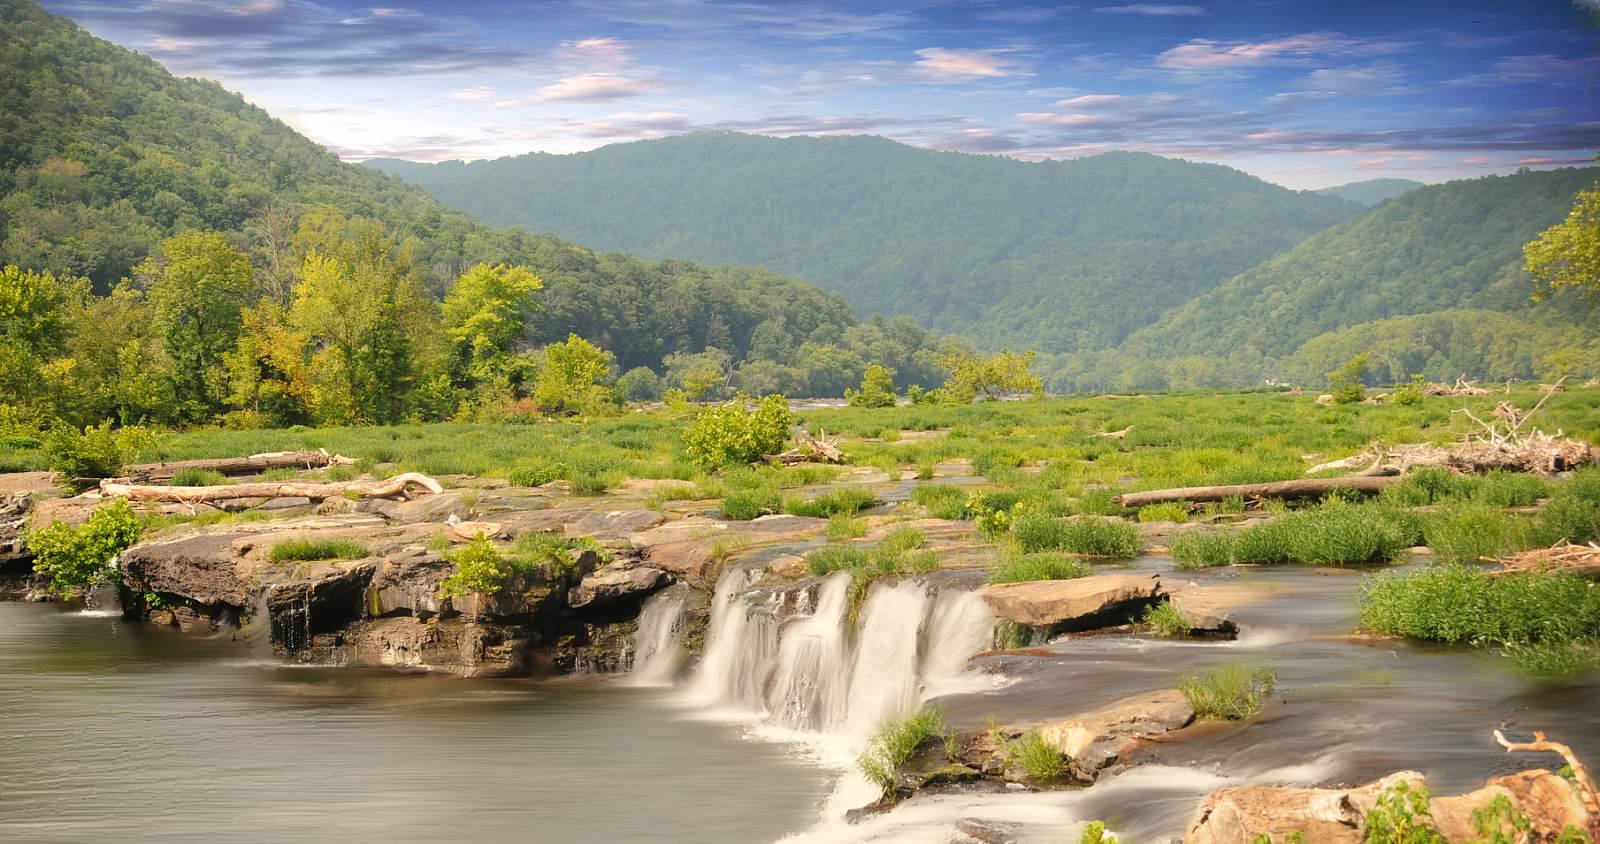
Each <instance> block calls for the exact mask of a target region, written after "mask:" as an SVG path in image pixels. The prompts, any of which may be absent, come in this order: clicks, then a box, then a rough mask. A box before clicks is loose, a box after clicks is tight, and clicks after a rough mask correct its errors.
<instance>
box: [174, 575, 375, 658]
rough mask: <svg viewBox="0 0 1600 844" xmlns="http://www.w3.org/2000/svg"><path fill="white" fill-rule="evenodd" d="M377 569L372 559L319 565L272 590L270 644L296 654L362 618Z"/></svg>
mask: <svg viewBox="0 0 1600 844" xmlns="http://www.w3.org/2000/svg"><path fill="white" fill-rule="evenodd" d="M377 569H378V563H377V561H375V560H357V561H354V562H337V563H318V564H314V565H312V566H310V567H309V568H308V571H307V574H306V576H305V577H304V578H303V579H299V580H296V581H293V582H289V583H282V584H278V585H276V586H274V587H272V589H271V590H270V591H268V592H267V593H266V598H267V613H268V614H269V616H270V617H271V620H272V643H273V644H274V645H276V646H277V647H278V648H280V649H282V650H283V651H285V652H287V653H296V652H298V651H301V650H303V649H305V648H307V647H309V646H310V645H311V643H312V638H313V637H314V636H316V634H318V633H328V632H332V631H335V630H339V629H341V628H343V627H345V626H346V625H349V624H350V623H352V622H354V621H356V620H357V619H359V618H361V617H362V615H363V614H364V613H365V605H366V595H367V586H368V584H370V583H371V582H372V577H373V574H374V573H376V571H377ZM179 626H180V627H181V626H182V625H181V624H180V625H179Z"/></svg>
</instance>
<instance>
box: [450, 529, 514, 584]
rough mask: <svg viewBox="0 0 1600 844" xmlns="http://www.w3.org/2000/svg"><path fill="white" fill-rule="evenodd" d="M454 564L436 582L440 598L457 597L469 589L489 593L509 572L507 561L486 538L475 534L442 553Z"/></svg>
mask: <svg viewBox="0 0 1600 844" xmlns="http://www.w3.org/2000/svg"><path fill="white" fill-rule="evenodd" d="M445 558H446V559H448V560H449V561H450V562H452V563H454V564H455V567H456V570H455V571H454V572H452V573H451V574H450V576H449V577H446V578H445V579H444V580H443V581H440V583H439V597H440V598H441V599H449V598H459V597H462V596H463V595H466V594H467V593H469V592H482V593H484V594H486V595H493V594H494V593H496V592H499V591H500V590H501V589H502V588H503V587H504V586H505V582H506V578H509V577H510V576H511V573H512V569H511V564H510V563H508V562H507V561H506V559H505V557H503V556H501V555H500V552H499V551H498V550H497V549H496V548H495V547H494V543H492V542H490V541H489V540H488V539H487V538H486V537H483V536H479V537H477V538H475V539H473V540H472V541H471V542H469V543H467V544H466V545H464V546H462V547H461V548H459V549H456V550H455V551H454V552H451V553H448V554H446V555H445Z"/></svg>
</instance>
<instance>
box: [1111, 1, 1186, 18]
mask: <svg viewBox="0 0 1600 844" xmlns="http://www.w3.org/2000/svg"><path fill="white" fill-rule="evenodd" d="M1095 11H1096V12H1105V13H1109V14H1113V15H1147V16H1150V17H1168V18H1192V17H1199V16H1201V15H1204V14H1205V13H1206V10H1205V8H1204V7H1203V6H1194V5H1190V4H1165V3H1130V4H1128V5H1126V6H1101V7H1099V8H1097V9H1095Z"/></svg>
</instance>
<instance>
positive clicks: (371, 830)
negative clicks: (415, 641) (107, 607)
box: [0, 602, 833, 844]
mask: <svg viewBox="0 0 1600 844" xmlns="http://www.w3.org/2000/svg"><path fill="white" fill-rule="evenodd" d="M671 695H672V693H671V692H667V691H661V690H651V689H638V688H628V687H625V686H622V685H619V684H614V683H593V682H544V683H537V682H534V681H519V680H504V681H501V680H470V681H468V680H460V679H455V678H439V677H427V676H415V675H396V674H385V673H372V672H365V671H353V670H350V669H345V668H315V667H312V668H291V667H283V666H279V665H278V664H277V663H276V661H274V660H270V659H255V660H252V659H250V658H249V650H248V648H247V647H246V646H244V645H242V644H241V643H239V642H234V641H228V640H213V641H207V640H203V639H199V638H197V637H190V636H181V635H177V634H173V633H168V632H166V631H160V630H154V629H151V628H148V627H145V626H143V625H137V624H129V623H126V622H124V621H123V620H122V619H121V618H118V617H111V616H106V615H92V614H85V613H82V612H78V611H74V610H72V609H64V608H62V607H61V606H59V605H47V604H18V603H3V602H0V742H3V745H0V747H3V750H0V841H7V842H12V841H14V842H19V844H20V842H28V843H29V844H31V843H32V842H74V844H79V843H80V842H97V841H111V840H115V841H118V842H140V841H162V842H174V841H201V840H204V841H226V842H230V844H251V843H252V842H273V844H282V842H286V841H301V842H321V841H342V842H350V844H358V843H359V842H370V841H384V842H412V841H416V842H447V841H464V840H476V841H549V842H596V844H599V842H607V844H610V842H618V841H697V842H729V844H733V842H737V844H750V842H760V841H771V840H773V839H776V838H778V837H780V836H782V835H783V834H784V833H786V832H789V831H793V830H797V829H801V828H803V827H805V826H807V825H808V824H810V823H811V822H813V821H814V820H815V819H816V817H817V814H818V812H819V809H820V804H821V801H822V800H823V799H824V798H825V796H826V794H827V792H828V789H829V786H830V781H831V779H832V778H833V777H832V775H830V774H829V773H828V772H827V771H826V770H824V769H822V768H820V767H818V766H816V765H814V764H811V762H810V761H808V760H807V759H806V757H805V753H804V751H803V749H802V748H800V747H798V746H795V745H785V744H781V743H773V742H767V741H751V740H748V739H746V738H743V737H742V735H741V730H740V729H739V728H738V727H736V726H733V725H729V724H727V723H720V722H716V721H704V720H695V719H693V718H692V717H688V715H689V713H686V712H685V711H684V710H682V709H681V708H679V707H678V706H676V705H674V702H673V700H671V699H670V698H671Z"/></svg>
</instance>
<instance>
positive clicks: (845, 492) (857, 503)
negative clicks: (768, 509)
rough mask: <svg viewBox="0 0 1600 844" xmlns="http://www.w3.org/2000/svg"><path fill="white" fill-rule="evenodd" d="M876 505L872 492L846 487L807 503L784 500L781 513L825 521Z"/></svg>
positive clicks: (862, 488)
mask: <svg viewBox="0 0 1600 844" xmlns="http://www.w3.org/2000/svg"><path fill="white" fill-rule="evenodd" d="M877 503H878V498H877V496H874V495H873V494H872V490H869V489H866V488H864V487H846V488H844V489H836V490H833V491H831V492H825V493H823V494H822V495H819V496H817V497H816V498H813V499H811V500H809V501H805V500H802V499H798V498H790V499H786V500H785V501H784V502H783V512H785V513H788V514H789V515H791V516H811V517H814V518H819V519H826V518H831V517H833V516H836V515H846V516H848V515H853V514H855V513H859V512H861V511H862V510H865V509H867V508H868V507H872V506H874V505H876V504H877Z"/></svg>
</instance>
